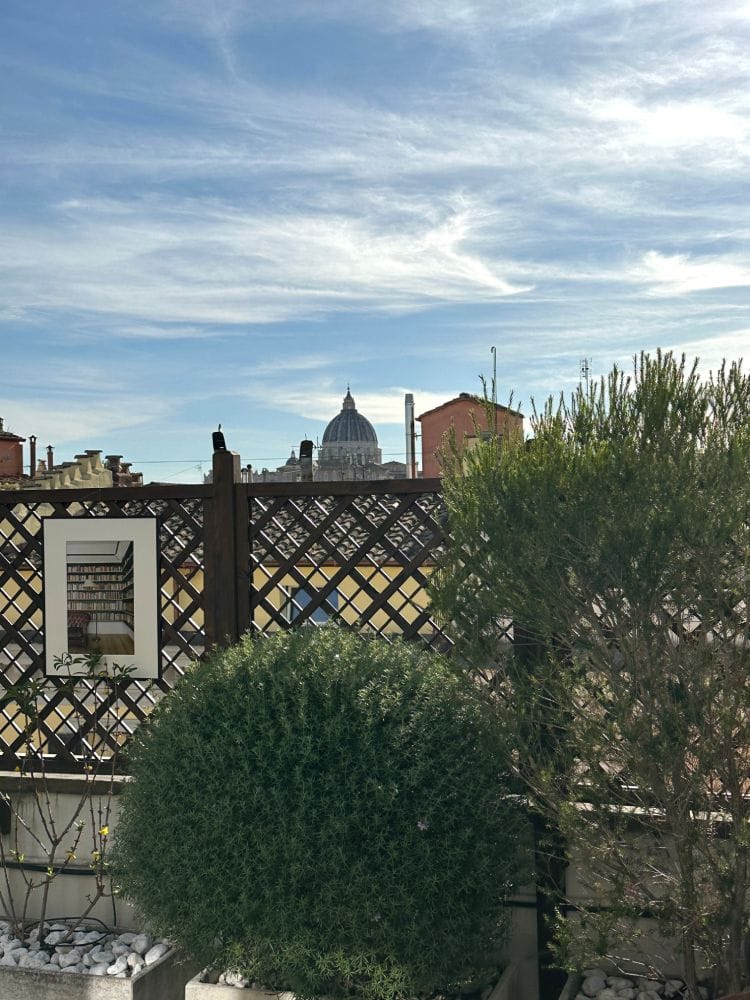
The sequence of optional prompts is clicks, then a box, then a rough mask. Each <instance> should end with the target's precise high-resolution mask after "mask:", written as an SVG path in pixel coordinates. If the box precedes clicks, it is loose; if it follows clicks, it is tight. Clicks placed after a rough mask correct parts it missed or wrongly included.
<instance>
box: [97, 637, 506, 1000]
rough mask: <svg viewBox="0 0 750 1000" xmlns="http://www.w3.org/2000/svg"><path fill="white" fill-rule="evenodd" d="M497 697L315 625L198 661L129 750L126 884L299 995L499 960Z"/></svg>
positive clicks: (227, 956) (392, 982)
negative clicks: (494, 700)
mask: <svg viewBox="0 0 750 1000" xmlns="http://www.w3.org/2000/svg"><path fill="white" fill-rule="evenodd" d="M504 754H505V747H504V744H503V739H502V734H501V733H500V732H499V731H498V727H497V725H496V719H495V717H494V713H493V711H492V708H491V705H490V703H489V701H488V700H487V699H486V697H485V696H484V694H483V693H482V692H481V691H480V690H478V689H477V688H476V687H475V686H474V685H473V684H472V683H471V681H469V680H468V679H467V678H466V677H465V676H463V675H462V674H460V673H458V672H457V671H456V670H454V669H453V668H451V667H449V666H448V665H447V663H446V661H445V660H444V659H442V658H441V657H439V656H437V655H435V654H430V653H426V652H423V651H420V650H418V649H417V648H415V647H413V646H407V645H406V644H403V643H394V644H390V643H386V642H385V641H382V640H369V641H366V640H363V639H361V638H359V637H357V636H356V635H354V634H351V633H347V632H345V631H343V630H340V629H337V628H329V627H326V628H323V629H313V628H306V629H303V630H300V631H297V632H292V633H286V634H280V635H276V636H274V637H273V638H261V639H255V640H251V639H250V638H247V639H246V640H245V641H243V642H242V643H241V644H240V645H238V646H236V647H234V648H232V649H229V650H227V651H226V652H225V653H223V654H222V655H221V656H220V657H218V658H216V659H214V660H213V661H211V662H208V663H204V664H199V665H197V666H196V667H195V668H194V669H193V670H192V671H191V672H190V673H189V675H188V676H187V677H186V678H185V679H184V680H183V681H182V682H181V683H180V684H179V685H178V686H177V688H176V689H175V690H174V691H173V693H172V694H170V695H169V697H167V698H166V699H165V700H164V701H163V702H162V703H161V705H160V706H159V708H158V709H157V711H156V712H155V714H154V716H153V718H152V719H151V721H150V722H149V723H148V724H147V725H146V726H145V727H144V728H143V729H142V730H141V732H140V734H139V736H138V737H137V739H136V741H135V742H134V745H133V747H132V752H131V758H130V763H131V772H132V776H133V780H132V782H131V783H128V785H127V787H126V790H125V793H124V797H123V808H122V813H121V818H120V821H119V824H118V827H117V831H116V853H115V858H116V861H115V866H116V867H115V873H116V877H117V880H118V882H119V885H120V886H121V891H122V892H123V893H124V895H125V896H126V897H128V898H130V899H131V900H133V901H134V902H135V904H136V905H137V907H138V909H139V910H140V911H141V912H142V914H143V916H144V917H146V918H147V920H148V921H149V923H150V924H151V925H152V926H153V928H154V929H155V930H157V931H158V932H159V933H160V934H164V935H168V936H169V937H171V938H172V939H173V940H175V941H176V943H178V944H179V945H180V946H182V947H183V948H184V949H185V950H186V951H188V952H189V953H191V954H192V955H194V956H195V957H196V958H197V959H199V960H200V961H201V962H203V963H205V964H217V963H219V964H223V965H224V966H225V967H226V966H230V967H233V968H235V969H238V970H240V971H242V972H244V973H245V974H246V975H247V976H248V977H249V978H250V979H253V980H259V981H261V982H263V983H265V984H267V985H269V986H272V987H276V988H280V987H284V988H288V989H293V990H295V991H296V992H298V993H302V994H306V995H315V994H322V993H326V994H331V995H339V996H340V995H344V994H348V993H352V992H355V993H360V994H362V995H365V996H368V997H378V998H388V997H396V996H410V995H415V994H419V993H426V992H430V991H432V990H434V989H437V988H447V987H449V986H451V985H454V984H456V983H459V982H465V981H466V980H467V979H469V978H476V977H477V976H482V975H483V974H486V972H487V963H488V961H489V960H491V959H492V957H494V958H495V960H496V958H497V946H498V945H499V944H500V943H502V939H503V936H504V933H505V928H506V927H507V921H506V910H505V909H504V907H503V899H504V897H505V896H506V895H507V893H508V891H509V890H510V889H511V887H512V886H513V885H515V884H517V882H518V880H519V878H521V877H522V874H523V868H524V861H525V850H524V847H523V846H522V844H523V843H524V842H525V841H524V837H523V828H522V827H523V823H522V820H521V818H520V816H519V813H518V810H517V807H516V806H515V805H514V804H513V801H512V798H511V797H509V796H508V794H507V789H506V784H505V780H504Z"/></svg>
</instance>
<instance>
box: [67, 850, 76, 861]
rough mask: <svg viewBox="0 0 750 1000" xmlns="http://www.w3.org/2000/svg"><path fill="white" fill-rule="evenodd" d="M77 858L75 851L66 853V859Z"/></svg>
mask: <svg viewBox="0 0 750 1000" xmlns="http://www.w3.org/2000/svg"><path fill="white" fill-rule="evenodd" d="M75 859H76V852H75V851H68V852H67V854H66V855H65V860H66V861H75Z"/></svg>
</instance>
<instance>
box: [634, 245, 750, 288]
mask: <svg viewBox="0 0 750 1000" xmlns="http://www.w3.org/2000/svg"><path fill="white" fill-rule="evenodd" d="M631 276H632V277H633V278H634V279H635V280H637V281H642V282H644V283H645V284H647V285H650V286H651V287H650V291H651V293H652V294H654V295H685V294H687V293H689V292H700V291H706V290H708V289H712V288H739V287H747V286H750V266H748V264H747V263H740V262H736V261H734V260H732V259H731V258H716V259H713V260H710V259H709V260H695V259H691V257H690V256H689V255H688V254H663V253H659V252H658V251H656V250H649V251H648V253H646V254H644V255H643V258H642V259H641V261H640V263H639V264H638V265H637V266H636V267H634V268H633V269H632V270H631Z"/></svg>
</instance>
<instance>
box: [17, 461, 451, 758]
mask: <svg viewBox="0 0 750 1000" xmlns="http://www.w3.org/2000/svg"><path fill="white" fill-rule="evenodd" d="M236 467H237V461H236V456H233V455H232V454H231V453H229V452H224V453H217V455H216V456H215V461H214V482H213V484H210V485H205V486H203V485H202V486H150V487H137V488H128V489H124V488H123V489H109V490H58V491H40V490H33V491H25V492H3V493H0V770H10V771H12V770H14V769H15V768H16V767H18V766H19V764H21V763H22V762H23V760H24V758H25V757H26V756H27V755H28V747H29V740H28V724H27V717H26V715H25V714H24V712H23V709H22V706H21V705H19V704H18V701H17V700H14V698H13V697H12V696H11V695H12V690H13V687H14V685H17V684H19V683H22V682H38V683H37V684H36V691H37V693H36V698H37V699H39V700H38V701H37V706H38V715H39V719H40V723H39V726H38V732H37V733H36V734H35V738H34V739H35V746H36V749H37V752H38V753H43V754H45V757H46V763H47V769H48V770H57V771H63V772H64V771H69V772H76V771H79V770H80V769H81V767H82V765H83V759H84V757H85V756H86V755H91V754H95V755H96V756H98V757H100V758H102V757H105V758H106V757H109V756H111V755H113V754H117V751H118V750H119V748H121V747H122V745H123V744H124V743H126V742H127V740H128V738H129V737H130V735H131V734H132V733H133V732H134V731H135V729H136V728H137V726H138V725H139V724H140V723H141V722H143V720H144V719H145V718H146V717H147V716H148V714H149V713H150V712H151V710H152V709H153V707H154V706H155V705H156V704H157V703H158V701H159V700H160V698H161V697H163V695H164V694H166V693H167V692H169V691H170V690H171V688H172V687H173V685H174V684H175V682H176V681H177V680H178V678H179V677H180V676H182V675H183V674H184V672H185V671H186V669H188V667H189V665H190V663H191V661H194V660H196V659H198V658H200V657H201V656H203V655H204V654H205V653H206V652H207V651H208V650H210V649H211V648H212V647H214V646H217V645H223V644H225V643H226V642H231V641H234V640H236V639H237V638H238V637H239V635H241V634H242V633H243V632H245V631H247V630H248V629H252V630H253V631H255V632H261V633H264V632H271V631H274V630H277V629H283V628H290V627H294V626H297V625H301V624H303V623H305V622H310V623H312V624H320V623H322V622H323V621H326V620H328V619H336V620H339V621H340V622H342V623H344V624H346V625H348V626H350V627H353V628H356V629H358V630H360V631H362V632H363V633H365V634H370V635H373V634H374V635H379V636H383V637H385V638H387V639H390V638H394V637H397V636H403V637H405V638H407V639H412V640H416V641H421V642H424V643H425V644H427V645H429V646H431V647H433V648H438V649H443V650H445V649H448V648H449V646H450V642H449V640H448V638H447V636H446V635H445V634H444V632H443V630H442V629H441V628H440V626H439V624H438V623H437V622H436V621H434V620H433V618H432V616H431V614H430V608H429V600H428V596H427V591H426V584H427V581H428V579H429V575H430V573H431V572H432V569H433V567H434V565H435V559H436V556H437V555H438V553H439V551H440V548H441V546H442V544H443V519H444V513H443V505H442V499H441V494H440V485H439V482H438V481H434V480H433V481H412V482H410V481H400V480H399V481H390V482H383V483H326V484H267V485H248V484H242V483H239V482H237V479H238V478H239V477H238V475H237V468H236ZM144 517H145V518H154V519H156V522H157V539H158V549H159V551H158V600H159V605H160V606H159V609H158V619H157V620H158V634H159V676H158V677H157V678H155V679H153V680H147V679H139V678H137V677H130V678H128V679H127V680H125V681H123V682H122V683H121V684H120V685H119V691H118V698H117V699H116V701H114V700H113V699H112V697H111V693H110V691H109V689H108V688H107V686H106V685H105V684H98V683H96V682H92V681H86V680H82V679H78V680H76V681H75V683H74V684H71V683H70V682H69V681H68V680H67V679H66V678H58V677H45V651H44V637H45V631H44V608H45V593H44V537H43V531H42V524H43V521H44V519H45V518H58V519H59V518H68V519H72V518H105V519H106V518H116V519H122V518H144Z"/></svg>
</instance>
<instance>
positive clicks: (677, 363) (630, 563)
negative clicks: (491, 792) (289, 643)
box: [433, 353, 750, 997]
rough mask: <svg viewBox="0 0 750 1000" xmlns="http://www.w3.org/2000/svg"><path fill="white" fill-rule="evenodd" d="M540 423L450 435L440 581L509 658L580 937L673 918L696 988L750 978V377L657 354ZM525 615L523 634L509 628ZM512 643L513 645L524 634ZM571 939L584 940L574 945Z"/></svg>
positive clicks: (441, 600) (512, 721) (725, 986)
mask: <svg viewBox="0 0 750 1000" xmlns="http://www.w3.org/2000/svg"><path fill="white" fill-rule="evenodd" d="M532 430H533V435H532V437H531V439H530V440H528V441H524V440H522V439H521V438H520V437H519V438H517V439H514V440H505V441H500V440H498V439H490V440H488V441H485V442H482V443H480V444H479V445H478V446H477V448H476V449H474V450H473V451H471V452H464V454H463V455H462V456H461V457H460V458H459V456H458V451H457V450H456V449H454V450H453V453H452V455H451V454H450V453H449V454H448V456H447V460H446V461H447V466H448V468H447V475H446V479H445V498H446V503H447V507H448V513H449V521H450V538H451V545H450V549H449V551H448V553H447V555H446V558H445V562H444V564H443V566H442V568H441V570H440V572H438V573H437V574H436V576H435V581H434V585H433V600H434V601H435V604H436V605H437V608H438V610H440V611H441V612H442V613H443V614H444V615H445V617H446V618H447V619H449V620H450V621H451V622H452V627H453V629H454V633H455V637H456V639H457V643H458V647H459V650H460V652H461V654H462V656H463V657H464V659H465V661H466V662H467V663H468V664H470V665H471V666H472V667H473V668H474V669H478V670H483V671H486V672H487V673H488V675H491V677H492V681H493V684H494V687H495V690H496V692H497V699H498V708H499V712H500V714H501V716H502V723H503V725H505V726H507V727H508V728H509V729H510V730H512V732H513V734H514V738H515V742H516V767H517V769H518V772H519V774H520V776H521V777H522V778H523V779H524V781H525V782H526V786H527V788H528V790H529V797H530V801H531V803H532V805H533V806H534V808H535V809H536V810H538V811H539V812H540V813H541V814H542V815H543V816H546V817H548V818H549V819H550V820H551V821H552V822H553V823H554V824H555V826H556V828H557V829H558V830H559V831H560V832H561V834H562V836H563V838H564V840H565V842H566V844H567V845H568V847H569V849H570V850H571V851H572V852H575V851H578V852H583V854H584V855H585V857H586V863H587V868H588V871H589V873H590V876H591V880H592V883H594V884H595V885H596V889H597V893H598V902H600V903H601V902H602V901H603V902H604V903H605V904H607V905H605V906H604V907H601V906H600V907H598V908H596V907H594V908H592V909H591V912H588V913H587V912H585V911H584V912H582V913H581V914H579V915H578V919H579V922H578V923H576V924H575V925H574V926H575V927H576V928H577V931H576V933H575V934H573V933H571V932H570V930H571V926H572V925H571V923H568V925H567V929H568V933H567V935H566V933H565V924H564V923H563V924H562V926H561V933H560V942H561V945H566V944H567V946H571V945H575V944H577V943H578V942H580V940H581V939H582V938H583V937H584V935H583V934H582V933H580V928H581V925H582V924H583V925H584V926H585V928H586V930H587V932H588V937H589V939H591V935H592V934H593V935H595V937H594V943H595V947H596V948H597V949H598V950H599V951H600V953H604V954H606V953H607V947H608V943H607V937H608V934H609V939H610V944H611V942H612V940H613V938H612V933H613V932H615V931H617V933H618V934H619V933H622V930H623V927H624V926H629V927H631V928H634V927H635V926H636V918H637V917H638V916H639V915H641V914H643V913H649V914H650V915H652V916H654V917H655V918H656V919H657V920H658V921H659V923H660V925H661V928H662V930H664V931H665V932H668V933H669V934H670V935H671V936H673V937H675V938H676V939H677V940H678V942H679V944H680V950H681V953H682V960H683V965H684V970H685V976H686V981H687V984H688V987H689V989H690V992H691V994H692V996H693V997H697V996H698V993H697V984H698V979H699V977H700V974H701V970H702V969H710V970H712V971H713V974H714V977H715V986H716V988H717V990H727V991H733V990H737V989H739V988H741V987H742V986H744V985H746V984H747V982H748V967H747V959H746V954H747V945H748V933H747V932H748V918H749V915H750V914H749V906H748V889H749V888H750V870H749V867H748V864H749V861H750V799H749V798H748V795H749V794H750V641H749V640H750V635H749V626H748V568H749V565H750V563H749V560H750V378H748V376H747V375H745V374H744V373H743V372H742V369H741V367H740V365H737V364H732V365H723V366H722V367H721V368H720V370H719V371H718V372H717V373H716V374H713V375H711V376H709V377H708V378H705V379H702V378H701V377H700V376H699V373H698V369H697V362H696V364H694V365H692V367H691V366H689V365H686V363H685V359H684V358H683V359H682V360H680V359H677V358H675V357H673V356H672V355H671V354H664V355H662V354H661V353H659V354H658V355H656V356H655V357H654V356H649V355H642V356H641V357H640V358H639V359H637V360H636V363H635V365H634V371H633V374H632V375H626V374H625V373H624V372H623V371H621V370H619V369H618V368H615V369H613V371H612V372H611V373H610V374H609V376H608V377H607V378H605V379H602V380H601V382H599V383H596V384H594V385H592V386H591V387H590V388H588V389H584V388H579V389H578V390H577V391H576V392H575V393H573V394H572V396H571V398H570V399H569V400H565V399H562V398H561V399H560V401H559V402H554V401H553V400H549V401H548V402H547V404H546V405H545V406H544V407H543V408H542V409H541V410H535V412H534V415H533V419H532ZM509 620H512V621H513V622H514V623H515V632H516V634H515V643H514V646H513V650H512V652H510V653H506V654H504V653H503V646H502V643H501V642H500V641H499V637H500V636H501V635H502V634H503V632H504V630H505V629H506V628H507V623H508V621H509ZM506 649H507V647H506ZM568 957H569V958H570V957H571V956H570V954H569V955H568Z"/></svg>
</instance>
